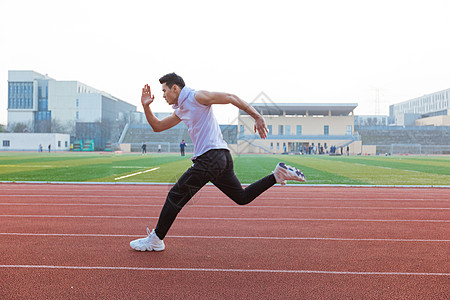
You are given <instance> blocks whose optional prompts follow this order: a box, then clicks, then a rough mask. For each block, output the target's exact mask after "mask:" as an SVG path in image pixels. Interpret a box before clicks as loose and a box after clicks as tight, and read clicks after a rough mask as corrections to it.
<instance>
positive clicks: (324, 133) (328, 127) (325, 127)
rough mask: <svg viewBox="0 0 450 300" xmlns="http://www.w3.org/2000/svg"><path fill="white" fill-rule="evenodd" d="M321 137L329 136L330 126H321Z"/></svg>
mask: <svg viewBox="0 0 450 300" xmlns="http://www.w3.org/2000/svg"><path fill="white" fill-rule="evenodd" d="M323 135H330V126H328V125H324V126H323Z"/></svg>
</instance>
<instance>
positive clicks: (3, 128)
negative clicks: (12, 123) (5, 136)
mask: <svg viewBox="0 0 450 300" xmlns="http://www.w3.org/2000/svg"><path fill="white" fill-rule="evenodd" d="M0 132H7V131H6V126H5V125H3V124H0Z"/></svg>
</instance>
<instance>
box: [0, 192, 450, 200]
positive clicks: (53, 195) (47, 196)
mask: <svg viewBox="0 0 450 300" xmlns="http://www.w3.org/2000/svg"><path fill="white" fill-rule="evenodd" d="M86 192H88V191H86ZM90 192H95V191H90ZM143 192H145V191H143ZM167 192H168V190H167V191H165V192H164V193H158V194H147V193H146V194H145V196H141V195H123V196H122V195H85V194H79V195H75V194H74V195H67V194H62V195H58V194H50V195H45V194H39V195H34V194H21V195H16V194H8V195H0V198H1V197H24V198H25V197H30V198H37V197H45V198H77V199H79V198H80V197H82V198H125V199H130V198H142V199H149V198H151V197H161V199H165V198H166V196H167ZM443 196H445V195H440V197H443ZM449 197H450V196H449ZM199 198H201V199H228V197H227V196H225V195H223V196H203V195H202V196H199V195H195V196H194V197H193V198H192V199H199ZM271 198H276V199H279V200H299V201H317V200H324V201H328V202H339V201H358V202H361V201H366V202H367V201H370V202H373V201H393V202H402V201H425V202H450V200H448V198H445V197H443V199H440V198H437V197H435V198H433V199H417V198H402V199H398V198H372V199H371V198H364V199H363V198H356V197H355V198H353V199H348V198H345V197H343V198H336V197H333V198H329V197H325V198H320V197H308V198H300V197H282V198H280V195H273V196H269V195H267V194H263V195H261V196H260V198H258V199H259V201H261V200H273V199H271Z"/></svg>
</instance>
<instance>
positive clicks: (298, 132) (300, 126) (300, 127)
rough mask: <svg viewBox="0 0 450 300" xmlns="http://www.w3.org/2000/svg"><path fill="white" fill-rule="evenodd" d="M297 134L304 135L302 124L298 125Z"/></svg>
mask: <svg viewBox="0 0 450 300" xmlns="http://www.w3.org/2000/svg"><path fill="white" fill-rule="evenodd" d="M297 135H302V125H297Z"/></svg>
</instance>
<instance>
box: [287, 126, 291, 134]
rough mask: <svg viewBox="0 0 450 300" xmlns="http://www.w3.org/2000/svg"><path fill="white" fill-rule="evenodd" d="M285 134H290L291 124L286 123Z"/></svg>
mask: <svg viewBox="0 0 450 300" xmlns="http://www.w3.org/2000/svg"><path fill="white" fill-rule="evenodd" d="M286 135H291V125H286Z"/></svg>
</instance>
